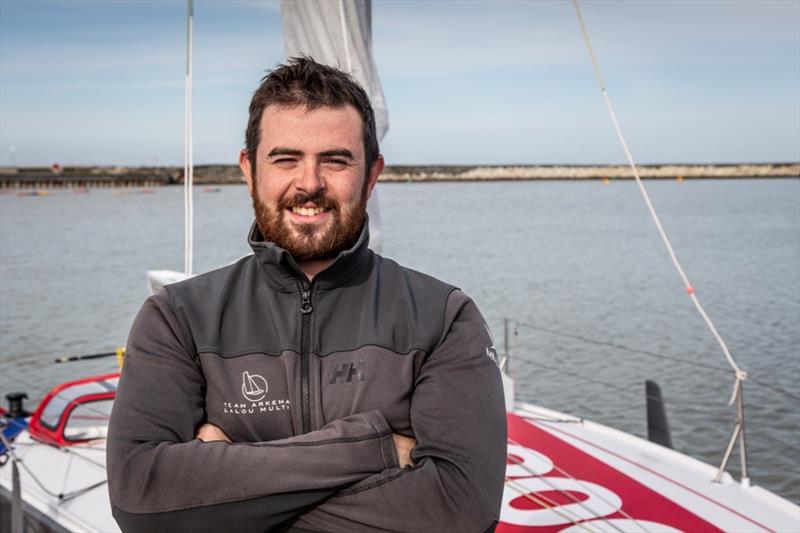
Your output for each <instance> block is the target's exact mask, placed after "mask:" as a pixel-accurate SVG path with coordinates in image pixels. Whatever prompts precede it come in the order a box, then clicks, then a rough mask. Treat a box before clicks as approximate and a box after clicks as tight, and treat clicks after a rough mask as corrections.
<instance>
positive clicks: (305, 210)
mask: <svg viewBox="0 0 800 533" xmlns="http://www.w3.org/2000/svg"><path fill="white" fill-rule="evenodd" d="M323 211H325V209H323V208H321V207H293V208H292V213H295V214H298V215H300V216H303V217H313V216H314V215H318V214H320V213H322V212H323Z"/></svg>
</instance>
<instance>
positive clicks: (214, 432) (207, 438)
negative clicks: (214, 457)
mask: <svg viewBox="0 0 800 533" xmlns="http://www.w3.org/2000/svg"><path fill="white" fill-rule="evenodd" d="M194 438H196V439H200V440H201V441H203V442H214V441H216V440H224V441H225V442H227V443H228V444H233V443H232V442H231V439H229V438H228V436H227V435H226V434H225V432H223V431H222V430H221V429H219V428H218V427H217V426H215V425H214V424H209V423H205V424H203V425H202V426H200V429H198V430H197V435H195V436H194Z"/></svg>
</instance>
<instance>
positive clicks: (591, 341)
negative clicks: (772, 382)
mask: <svg viewBox="0 0 800 533" xmlns="http://www.w3.org/2000/svg"><path fill="white" fill-rule="evenodd" d="M517 324H519V325H520V326H522V327H525V328H530V329H535V330H537V331H544V332H545V333H550V334H553V335H558V336H560V337H567V338H570V339H575V340H579V341H582V342H585V343H587V344H596V345H598V346H607V347H609V348H616V349H618V350H621V351H625V352H632V353H637V354H641V355H647V356H650V357H655V358H659V359H669V360H672V361H678V362H681V363H686V364H689V365H693V366H699V367H701V368H706V369H709V370H725V367H722V366H716V365H710V364H708V363H700V362H697V361H693V360H691V359H685V358H683V357H676V356H672V355H665V354H661V353H658V352H651V351H648V350H642V349H640V348H631V347H629V346H625V345H624V344H617V343H615V342H611V341H601V340H597V339H592V338H590V337H585V336H583V335H579V334H577V333H566V332H564V331H559V330H556V329H549V328H545V327H541V326H535V325H533V324H528V323H525V322H517Z"/></svg>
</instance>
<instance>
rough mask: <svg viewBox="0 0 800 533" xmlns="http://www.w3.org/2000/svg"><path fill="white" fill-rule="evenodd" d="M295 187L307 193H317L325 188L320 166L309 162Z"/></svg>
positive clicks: (303, 168)
mask: <svg viewBox="0 0 800 533" xmlns="http://www.w3.org/2000/svg"><path fill="white" fill-rule="evenodd" d="M294 186H295V187H296V188H297V189H298V190H301V191H303V192H306V193H309V194H311V193H315V192H317V191H318V190H320V189H324V188H325V180H324V178H323V177H322V176H321V175H320V168H319V165H317V164H316V163H314V162H312V161H309V162H307V163H305V164H304V165H303V166H302V169H301V172H300V175H299V176H298V177H297V179H296V180H295V183H294Z"/></svg>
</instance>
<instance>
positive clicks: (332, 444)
mask: <svg viewBox="0 0 800 533" xmlns="http://www.w3.org/2000/svg"><path fill="white" fill-rule="evenodd" d="M445 314H446V317H445V324H446V325H448V327H447V328H446V332H445V334H444V335H443V338H442V339H441V341H440V343H439V345H438V346H437V347H436V349H435V350H434V351H433V352H432V353H431V354H429V356H428V358H427V359H426V361H425V363H424V364H423V365H422V366H421V369H420V372H419V375H418V376H417V378H416V382H415V388H414V393H413V398H412V401H411V407H410V412H409V418H410V424H411V428H412V430H413V440H412V438H411V437H405V438H399V437H400V436H399V435H397V434H395V433H394V432H393V430H392V428H391V427H390V426H389V424H388V422H387V421H386V418H385V417H384V416H383V414H382V413H381V412H380V411H377V410H373V411H367V412H364V413H356V414H353V415H350V416H347V417H345V418H342V419H340V420H334V421H332V422H330V423H329V424H327V425H326V426H325V427H323V428H321V429H319V430H316V431H312V432H309V433H306V434H303V435H297V436H294V437H290V438H287V439H281V440H273V441H269V442H254V443H244V442H243V443H229V442H225V441H224V440H222V441H216V442H203V440H201V439H198V438H196V437H197V436H198V431H200V429H201V427H202V426H203V424H204V423H205V421H206V420H205V419H206V413H205V386H206V384H205V378H204V376H203V373H202V370H201V369H200V367H199V366H198V364H197V362H196V361H195V360H194V359H193V358H192V357H191V355H190V351H189V350H187V349H186V347H185V345H184V343H183V342H182V341H181V339H182V335H181V334H180V332H179V327H178V325H177V321H176V318H175V317H174V312H173V310H172V309H171V307H170V305H169V300H168V298H166V297H165V296H163V292H162V293H161V294H159V295H156V296H155V297H151V298H150V299H148V300H147V302H146V303H145V305H144V306H143V308H142V310H141V311H140V313H139V316H138V317H137V319H136V321H135V323H134V327H133V329H132V331H131V335H130V338H129V342H128V352H127V353H128V355H127V356H126V362H125V369H124V371H123V373H122V378H121V380H120V385H119V391H118V395H117V399H116V401H115V406H114V412H113V414H112V421H111V426H110V429H109V441H108V469H109V490H110V495H111V503H112V508H113V512H114V516H115V518H116V519H117V521H118V523H119V524H120V526H121V527H122V529H123V531H126V532H137V531H147V532H151V531H173V532H179V531H217V530H229V529H231V527H233V526H235V529H236V530H237V531H245V532H246V531H265V530H268V529H270V528H273V527H276V526H280V525H282V524H283V525H285V524H287V523H288V524H293V525H294V526H295V527H298V528H302V529H306V530H322V531H332V532H335V531H354V530H361V531H364V530H382V531H434V530H453V531H476V532H481V531H484V530H486V529H489V528H491V527H492V526H493V524H494V523H495V521H496V520H497V513H498V510H499V506H500V498H501V494H502V487H503V479H504V471H505V443H506V432H505V411H504V407H503V397H502V385H501V384H500V376H499V371H498V369H497V367H496V365H495V363H494V362H492V361H491V359H490V358H488V357H487V355H486V353H485V347H486V345H487V342H488V341H487V339H486V338H485V337H486V336H487V333H486V330H485V328H484V326H483V319H482V318H481V316H480V313H479V312H478V310H477V308H476V307H475V305H474V304H473V303H472V301H471V300H469V298H467V297H466V296H465V295H463V293H460V292H458V291H455V292H453V293H452V294H451V296H450V299H449V301H448V304H447V309H446V313H445ZM208 429H209V428H206V430H208ZM199 436H204V435H199ZM217 436H219V435H217ZM206 440H208V439H206ZM414 441H415V442H416V443H417V444H416V446H413V442H414ZM398 443H399V445H398ZM410 446H413V450H408V448H409V447H410ZM403 449H405V450H406V451H405V452H404V451H403ZM406 462H408V463H412V462H413V466H410V467H408V468H401V467H402V466H405V463H406Z"/></svg>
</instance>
